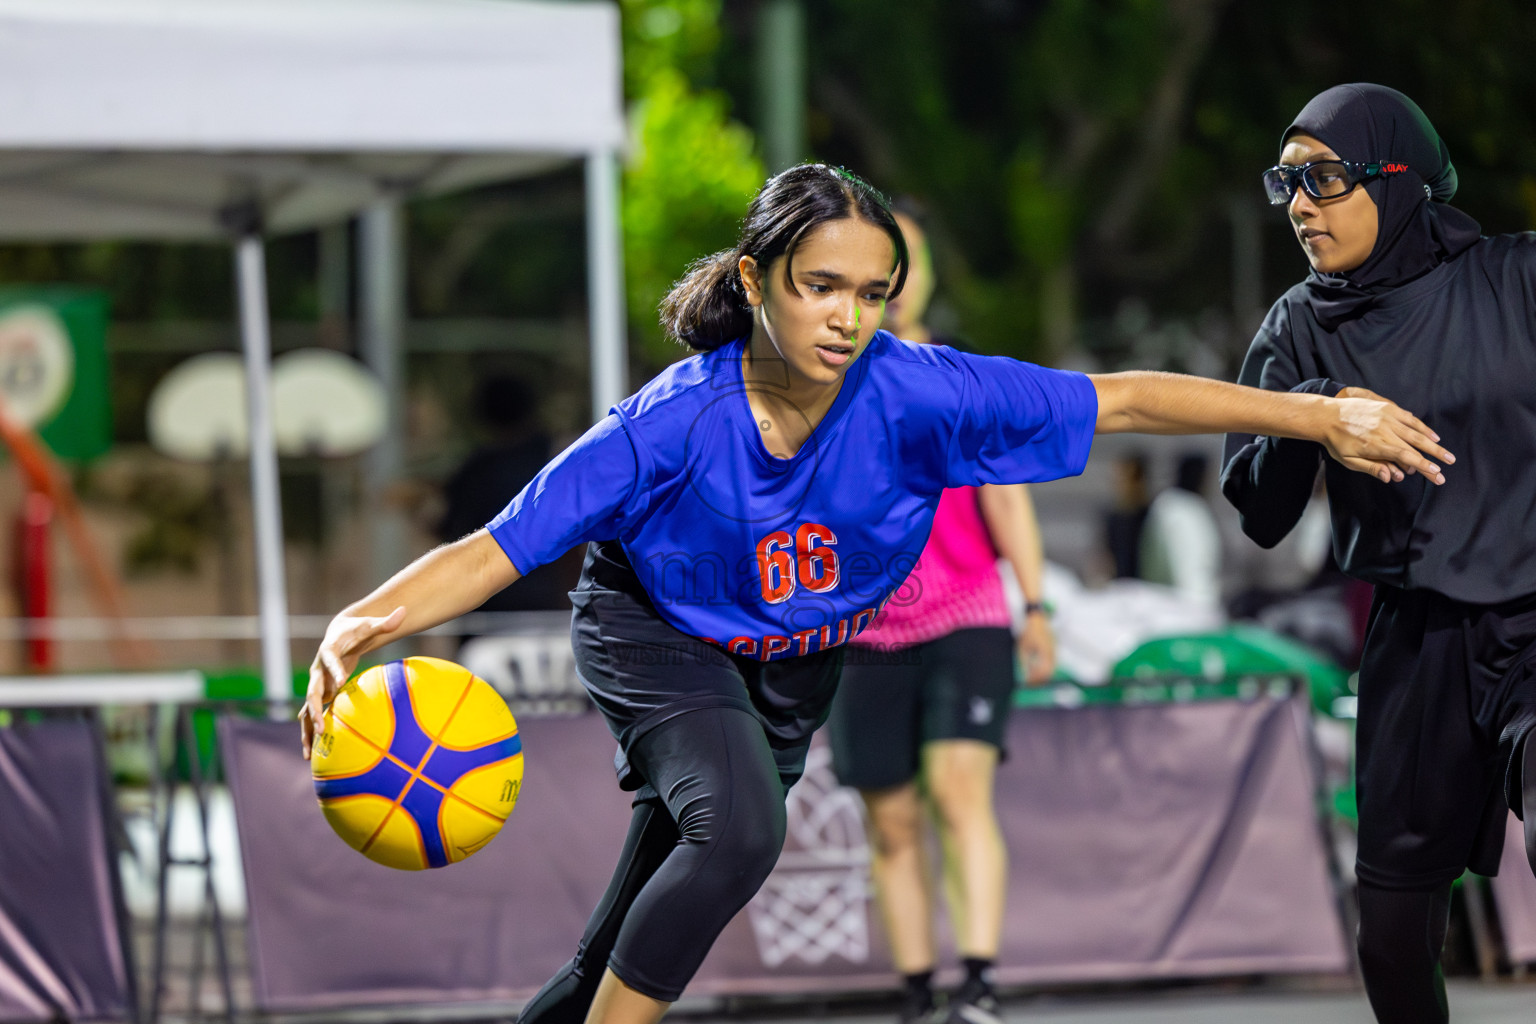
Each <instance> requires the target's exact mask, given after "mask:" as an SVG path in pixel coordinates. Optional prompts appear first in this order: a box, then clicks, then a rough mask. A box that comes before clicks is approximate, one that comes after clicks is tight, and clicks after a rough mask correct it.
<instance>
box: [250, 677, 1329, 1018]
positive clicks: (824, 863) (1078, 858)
mask: <svg viewBox="0 0 1536 1024" xmlns="http://www.w3.org/2000/svg"><path fill="white" fill-rule="evenodd" d="M1305 716H1306V708H1305V704H1304V702H1303V701H1301V700H1271V699H1268V698H1265V699H1260V700H1257V701H1251V702H1244V701H1235V700H1234V701H1219V702H1209V703H1199V704H1158V705H1143V706H1090V707H1083V708H1076V709H1060V710H1029V711H1019V712H1016V713H1015V714H1014V716H1013V718H1012V720H1011V722H1010V727H1009V743H1010V750H1011V756H1010V759H1009V760H1008V762H1006V763H1005V764H1004V765H1003V767H1002V768H1001V770H1000V772H999V777H998V804H999V815H1000V817H1001V819H1002V823H1003V829H1004V833H1005V837H1006V839H1007V842H1008V847H1009V854H1010V857H1011V859H1012V865H1011V869H1010V885H1009V896H1008V901H1009V903H1008V914H1007V923H1006V930H1005V934H1004V937H1003V947H1002V951H1001V956H1000V958H999V969H998V973H999V976H1000V979H1001V980H1002V981H1004V982H1005V983H1032V982H1074V981H1079V982H1080V981H1094V980H1110V979H1114V980H1134V979H1144V978H1158V977H1178V976H1200V975H1221V974H1250V973H1294V972H1336V971H1346V970H1348V969H1349V965H1350V959H1349V953H1348V950H1347V947H1346V944H1345V940H1344V934H1343V929H1342V926H1341V923H1340V920H1339V916H1338V913H1337V906H1336V903H1335V900H1334V895H1333V887H1332V882H1331V880H1330V874H1329V870H1328V864H1327V860H1326V855H1325V852H1324V849H1325V847H1324V843H1323V839H1322V835H1321V831H1320V829H1319V826H1318V822H1317V819H1316V816H1315V813H1314V810H1313V807H1314V803H1313V778H1312V773H1311V770H1310V768H1309V760H1308V757H1307V753H1306V746H1305V742H1304V739H1303V737H1304V731H1303V730H1304V729H1305V722H1306V718H1305ZM224 728H225V729H226V742H227V746H226V747H225V750H226V755H225V756H226V758H227V759H228V769H229V776H230V780H231V785H232V788H233V789H234V797H235V809H236V814H237V817H238V822H239V828H240V842H241V849H242V852H243V854H244V857H245V871H246V878H247V883H248V886H249V890H250V892H249V895H248V902H249V906H250V929H251V958H252V963H253V965H254V967H253V969H254V973H255V979H254V981H255V991H256V998H257V1002H258V1006H259V1008H261V1009H266V1010H296V1009H306V1008H316V1007H326V1006H341V1005H361V1004H367V1003H375V1004H377V1003H403V1002H443V1001H451V1000H454V1001H456V1000H467V1001H502V1000H517V999H522V998H525V997H526V996H528V995H531V994H532V992H533V991H535V990H536V989H537V988H538V986H539V985H541V984H542V983H543V982H544V980H545V979H546V978H547V977H548V976H549V975H550V974H551V973H552V972H553V971H554V970H555V969H556V968H557V967H558V966H559V965H560V964H561V963H563V962H564V961H565V960H566V959H567V958H568V957H569V956H570V955H571V953H572V952H573V951H574V949H575V944H576V940H577V938H578V937H579V935H580V934H581V930H582V927H583V925H584V923H585V919H586V915H587V913H588V912H589V911H590V910H591V908H592V907H593V906H594V905H595V904H596V902H597V899H598V897H599V896H600V895H601V892H602V889H603V887H604V886H605V885H606V882H607V877H608V874H609V872H610V871H611V870H612V867H613V863H614V860H615V858H616V856H617V853H618V850H619V846H620V845H621V843H622V840H623V833H624V828H625V826H626V824H627V821H628V802H627V799H626V798H625V796H624V794H621V793H620V792H619V791H618V789H617V786H616V785H615V783H614V780H613V773H612V768H611V755H612V741H611V740H610V739H609V737H608V733H607V730H606V729H605V728H604V727H603V725H602V723H601V722H600V721H599V720H598V719H597V718H596V717H595V716H590V715H589V716H583V717H577V718H570V719H531V720H529V721H526V722H524V723H523V741H524V748H525V751H526V759H527V760H526V775H525V778H524V785H523V790H522V795H521V796H520V798H519V802H518V806H517V809H516V810H515V811H514V812H513V815H512V818H511V820H510V822H509V823H508V826H507V828H506V829H505V830H504V834H503V835H502V836H501V837H499V838H498V839H496V840H495V841H494V842H493V843H491V844H490V846H489V847H487V848H486V849H485V850H483V851H481V852H480V853H478V854H476V855H475V856H474V857H472V858H471V859H470V860H468V861H466V862H465V863H463V864H457V865H453V866H451V867H448V868H444V869H441V870H437V871H426V872H418V873H408V872H398V871H393V870H391V869H389V868H384V867H380V866H378V865H375V864H373V863H372V862H370V861H367V860H365V859H364V858H363V857H361V856H360V855H358V854H356V853H354V852H353V851H352V850H351V849H349V848H348V847H346V846H345V845H344V844H342V842H341V841H340V840H339V839H338V838H336V837H335V836H334V835H333V834H331V832H330V830H329V828H328V826H327V825H326V824H325V821H324V819H323V818H322V817H321V815H320V812H319V809H318V808H317V807H316V805H315V799H314V795H313V790H312V788H311V784H310V781H309V777H308V772H307V769H306V767H305V766H304V763H303V761H302V760H301V759H300V758H299V756H298V752H297V730H296V728H295V727H293V726H291V725H287V724H274V723H266V722H251V721H227V722H225V723H224ZM808 769H809V770H808V771H807V774H806V777H805V779H804V780H802V782H801V783H800V784H799V785H798V786H796V788H795V790H794V791H793V792H792V793H791V795H790V807H789V820H790V836H789V840H788V842H787V844H786V847H785V851H784V854H783V856H782V857H781V858H780V861H779V866H778V868H777V869H776V870H775V871H774V873H773V875H772V876H771V877H770V878H769V880H768V882H767V883H766V884H765V885H764V887H763V890H762V891H761V892H760V893H759V894H758V895H757V897H756V898H755V899H754V900H753V901H752V903H751V904H750V905H749V906H748V907H747V909H746V910H745V911H743V913H742V914H741V915H739V916H738V917H737V918H736V920H735V921H733V922H732V923H731V925H730V926H729V927H728V928H727V930H726V932H725V934H724V935H722V936H721V938H720V941H719V942H718V943H717V944H716V947H715V949H714V951H713V952H712V953H711V954H710V957H709V959H708V960H707V961H706V962H705V964H704V967H703V969H702V970H701V971H700V973H699V975H698V977H697V978H696V979H695V981H694V984H693V986H692V987H691V988H690V989H689V991H690V992H691V993H694V994H747V993H764V994H767V993H795V992H818V991H833V990H839V989H843V990H846V989H856V988H879V987H886V986H890V985H894V984H895V982H896V975H895V974H894V972H893V970H892V968H891V964H890V960H889V957H888V955H887V953H886V946H885V940H884V938H883V937H882V936H881V934H880V932H879V926H878V923H877V920H876V914H875V911H874V905H873V902H872V897H871V892H870V887H869V880H868V859H869V853H868V845H867V843H866V840H865V837H864V830H863V824H862V818H861V812H860V805H859V801H858V797H857V795H856V794H855V793H853V792H852V791H851V790H847V789H843V788H840V787H838V785H837V782H836V779H835V778H834V777H833V776H832V773H831V769H830V763H829V758H828V756H827V752H826V750H825V748H824V746H822V745H821V744H820V742H818V744H817V745H816V746H815V747H813V749H812V752H811V758H810V763H809V766H808Z"/></svg>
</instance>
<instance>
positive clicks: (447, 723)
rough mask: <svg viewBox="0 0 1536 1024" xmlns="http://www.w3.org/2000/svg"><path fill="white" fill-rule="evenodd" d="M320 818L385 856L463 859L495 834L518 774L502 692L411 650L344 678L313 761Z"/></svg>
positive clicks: (515, 742)
mask: <svg viewBox="0 0 1536 1024" xmlns="http://www.w3.org/2000/svg"><path fill="white" fill-rule="evenodd" d="M310 764H311V767H312V769H313V772H314V776H315V794H316V796H318V797H319V799H320V807H321V809H322V810H324V811H325V817H326V820H327V821H329V822H330V823H331V827H332V828H334V829H335V830H336V833H337V834H338V835H340V836H341V838H342V839H344V840H346V841H347V844H348V845H349V846H351V847H352V848H353V849H355V850H358V851H359V852H361V853H362V854H363V855H364V856H366V857H368V858H369V859H371V860H375V861H378V862H379V863H380V864H386V865H388V866H389V867H392V868H402V869H405V870H408V871H419V870H421V869H422V868H440V867H444V866H445V865H448V864H452V863H454V862H455V861H460V860H463V859H464V858H465V857H468V856H469V855H470V854H472V853H474V852H475V851H476V850H479V849H480V848H481V847H483V846H485V845H486V844H487V843H489V842H490V841H491V840H492V839H494V838H495V836H496V833H497V832H499V831H500V830H501V826H502V825H503V824H504V823H505V822H506V820H507V816H508V815H509V814H511V813H512V807H513V805H514V804H516V803H517V792H518V789H519V788H520V787H521V786H522V781H523V744H522V740H521V738H520V737H519V736H518V734H517V722H516V721H515V720H514V719H513V718H512V712H511V710H510V709H508V707H507V705H506V702H505V701H503V700H502V699H501V696H500V695H499V694H498V693H497V692H496V691H495V690H493V689H492V688H491V686H490V684H489V683H486V682H485V681H483V680H481V679H477V678H476V677H475V676H473V675H471V674H470V672H469V671H468V670H467V669H465V668H464V667H463V666H460V665H455V664H453V663H452V662H450V661H442V660H439V659H437V658H407V659H405V660H404V661H393V662H390V663H389V664H388V665H379V666H376V667H374V668H371V669H369V670H368V671H366V672H364V673H363V674H362V675H360V676H358V677H357V678H356V679H354V680H352V681H351V682H349V683H348V684H347V685H346V686H344V687H342V689H341V692H340V693H338V694H337V695H336V700H335V701H334V702H333V703H332V704H331V707H330V709H329V710H327V711H326V713H325V732H323V733H322V734H320V736H319V737H317V738H316V742H315V748H314V757H313V759H312V760H311V762H310Z"/></svg>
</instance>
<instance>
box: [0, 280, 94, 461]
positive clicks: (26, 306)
mask: <svg viewBox="0 0 1536 1024" xmlns="http://www.w3.org/2000/svg"><path fill="white" fill-rule="evenodd" d="M0 399H3V400H4V402H5V408H6V410H7V411H8V412H9V413H10V415H11V418H12V419H15V420H18V421H19V422H21V423H22V424H24V425H25V426H27V427H30V428H31V429H33V430H36V431H37V432H38V433H39V434H40V435H41V436H42V439H43V441H44V442H45V443H46V444H47V445H48V447H49V448H50V449H52V451H53V452H54V454H55V455H58V456H60V457H62V458H66V459H89V458H94V457H95V456H98V455H101V454H103V453H104V452H106V450H107V449H108V448H110V447H111V445H112V406H111V402H110V400H109V396H108V389H107V297H106V295H105V294H103V293H101V292H98V291H92V290H89V289H83V288H69V287H62V286H60V287H48V288H0Z"/></svg>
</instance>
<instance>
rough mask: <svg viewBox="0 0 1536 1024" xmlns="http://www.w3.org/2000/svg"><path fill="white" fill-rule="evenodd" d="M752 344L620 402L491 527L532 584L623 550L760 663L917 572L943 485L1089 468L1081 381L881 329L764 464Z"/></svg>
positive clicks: (692, 626)
mask: <svg viewBox="0 0 1536 1024" xmlns="http://www.w3.org/2000/svg"><path fill="white" fill-rule="evenodd" d="M744 345H745V341H744V340H741V341H735V342H732V343H730V344H727V345H723V346H721V347H720V348H718V349H715V350H714V351H711V352H705V353H701V354H699V355H695V356H693V357H691V358H688V359H684V360H682V361H681V362H678V363H675V364H673V365H672V366H670V367H668V368H667V369H666V370H665V371H663V372H662V373H661V374H660V375H659V376H658V377H656V378H655V379H654V380H652V381H651V382H650V383H649V384H647V385H646V386H645V387H643V388H641V389H640V390H639V391H638V392H636V393H635V394H634V395H632V396H630V397H629V398H627V399H625V400H624V401H623V402H621V403H619V405H617V406H615V407H614V409H613V411H612V412H611V413H610V414H609V415H608V416H607V417H605V418H604V419H603V420H602V421H601V422H600V423H598V424H597V425H596V426H594V427H593V428H592V429H591V430H589V431H587V433H586V434H585V435H583V436H582V437H581V438H580V439H579V440H577V441H576V442H575V443H574V444H572V445H571V447H570V448H568V449H566V450H565V451H564V452H563V453H561V454H560V455H559V456H558V457H556V458H555V459H554V460H553V461H552V462H550V464H549V465H548V466H547V467H545V469H544V470H543V472H541V473H540V474H539V475H538V476H537V477H536V478H534V480H533V481H532V482H531V483H529V484H528V486H527V487H525V488H524V489H523V491H522V492H521V493H520V494H518V495H517V497H515V498H514V499H512V502H511V504H509V505H508V506H507V507H506V508H505V509H504V510H503V511H502V512H501V514H500V515H498V516H497V517H496V518H495V519H493V520H492V521H491V522H490V524H489V529H490V532H491V534H492V535H493V536H494V537H495V538H496V540H497V542H498V543H499V544H500V545H501V547H502V550H504V551H505V552H506V554H507V557H508V558H510V559H511V560H512V564H513V565H514V566H516V567H517V569H518V570H519V571H520V572H527V571H529V570H531V569H533V568H534V567H535V566H538V565H542V564H544V563H545V562H548V561H551V560H552V559H554V558H557V557H559V556H560V555H561V554H563V553H564V552H566V551H568V550H570V548H571V547H573V546H574V545H576V544H578V543H581V542H583V541H589V540H617V541H619V543H620V544H622V545H623V548H624V551H625V553H626V554H627V555H628V556H629V560H630V563H631V564H632V565H633V566H634V569H635V572H636V574H637V575H638V576H639V578H640V581H641V583H642V585H643V586H644V587H645V589H646V592H647V594H649V596H650V598H651V600H652V602H653V603H654V604H655V606H656V609H657V611H658V612H659V613H660V614H661V616H662V617H663V618H664V619H666V620H667V621H668V622H669V623H670V624H671V625H673V626H675V627H676V628H677V629H679V630H681V631H683V632H684V633H687V634H689V635H691V636H695V637H699V638H702V639H704V640H708V641H709V642H711V643H715V644H719V645H721V646H722V647H724V648H725V649H727V650H728V651H730V652H731V653H734V654H742V655H747V656H751V657H756V658H760V659H762V660H764V661H770V660H776V659H779V658H788V657H794V656H797V655H804V654H809V653H811V652H813V651H818V650H823V649H826V648H828V647H833V646H836V645H839V644H843V643H846V642H847V641H848V640H850V639H851V638H852V637H854V636H855V635H857V634H858V632H859V631H860V630H862V629H863V628H864V627H865V626H867V625H868V624H869V621H870V619H872V618H874V616H875V615H876V613H877V612H878V611H879V610H880V608H881V607H882V606H883V605H884V604H885V602H886V601H888V600H890V598H891V596H892V595H893V594H894V593H896V591H897V589H898V588H899V587H900V586H901V585H902V583H903V581H904V580H905V579H906V578H907V574H908V573H909V572H911V570H912V567H913V566H914V565H915V564H916V563H917V558H918V555H919V554H920V553H921V552H922V549H923V545H924V544H925V543H926V541H927V539H928V531H929V527H930V525H931V523H932V521H933V513H934V509H935V508H936V507H937V505H938V500H939V494H940V492H941V491H943V490H944V488H946V487H961V486H967V485H978V484H1007V483H1029V482H1032V481H1039V480H1054V479H1057V478H1059V477H1063V476H1074V475H1076V474H1078V473H1081V472H1082V470H1083V465H1084V464H1085V463H1086V462H1087V460H1088V451H1089V448H1090V447H1091V445H1092V441H1093V432H1094V424H1095V421H1096V420H1097V418H1098V396H1097V393H1096V392H1095V391H1094V387H1093V383H1092V382H1091V381H1090V380H1089V379H1088V378H1087V377H1086V376H1084V375H1083V374H1080V373H1070V372H1066V371H1062V370H1050V369H1045V368H1042V367H1039V366H1035V365H1033V364H1031V363H1024V362H1020V361H1018V360H1014V359H1007V358H1003V357H999V356H975V355H969V354H966V353H962V352H958V351H956V350H954V349H952V348H948V347H946V346H942V345H918V344H913V343H910V342H905V341H901V340H899V339H897V338H895V337H894V336H892V335H891V334H889V333H887V332H886V331H877V332H876V333H875V336H874V337H873V338H872V339H870V342H869V345H868V347H867V348H866V349H865V350H864V352H862V353H861V354H860V355H859V357H858V358H857V360H856V361H855V362H854V364H853V366H851V367H850V368H849V369H848V371H847V375H846V376H845V377H844V379H843V384H842V388H841V389H840V390H839V392H838V395H837V398H836V400H835V401H834V402H833V404H832V407H831V408H830V409H829V410H828V411H827V413H826V415H825V416H824V417H823V418H822V420H821V422H820V423H818V424H817V425H816V429H815V430H814V431H812V433H811V435H810V437H809V438H808V439H807V440H806V442H805V443H804V444H803V445H801V447H800V450H799V451H798V452H797V453H796V454H795V455H794V457H793V458H789V459H780V458H776V457H774V456H773V455H771V454H769V452H768V450H767V449H766V448H765V447H764V445H763V441H762V435H761V433H760V432H759V430H758V426H757V423H756V422H755V420H754V417H753V415H752V410H751V408H750V407H749V405H748V400H747V389H746V386H745V384H744V381H743V377H742V367H741V361H742V350H743V346H744Z"/></svg>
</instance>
